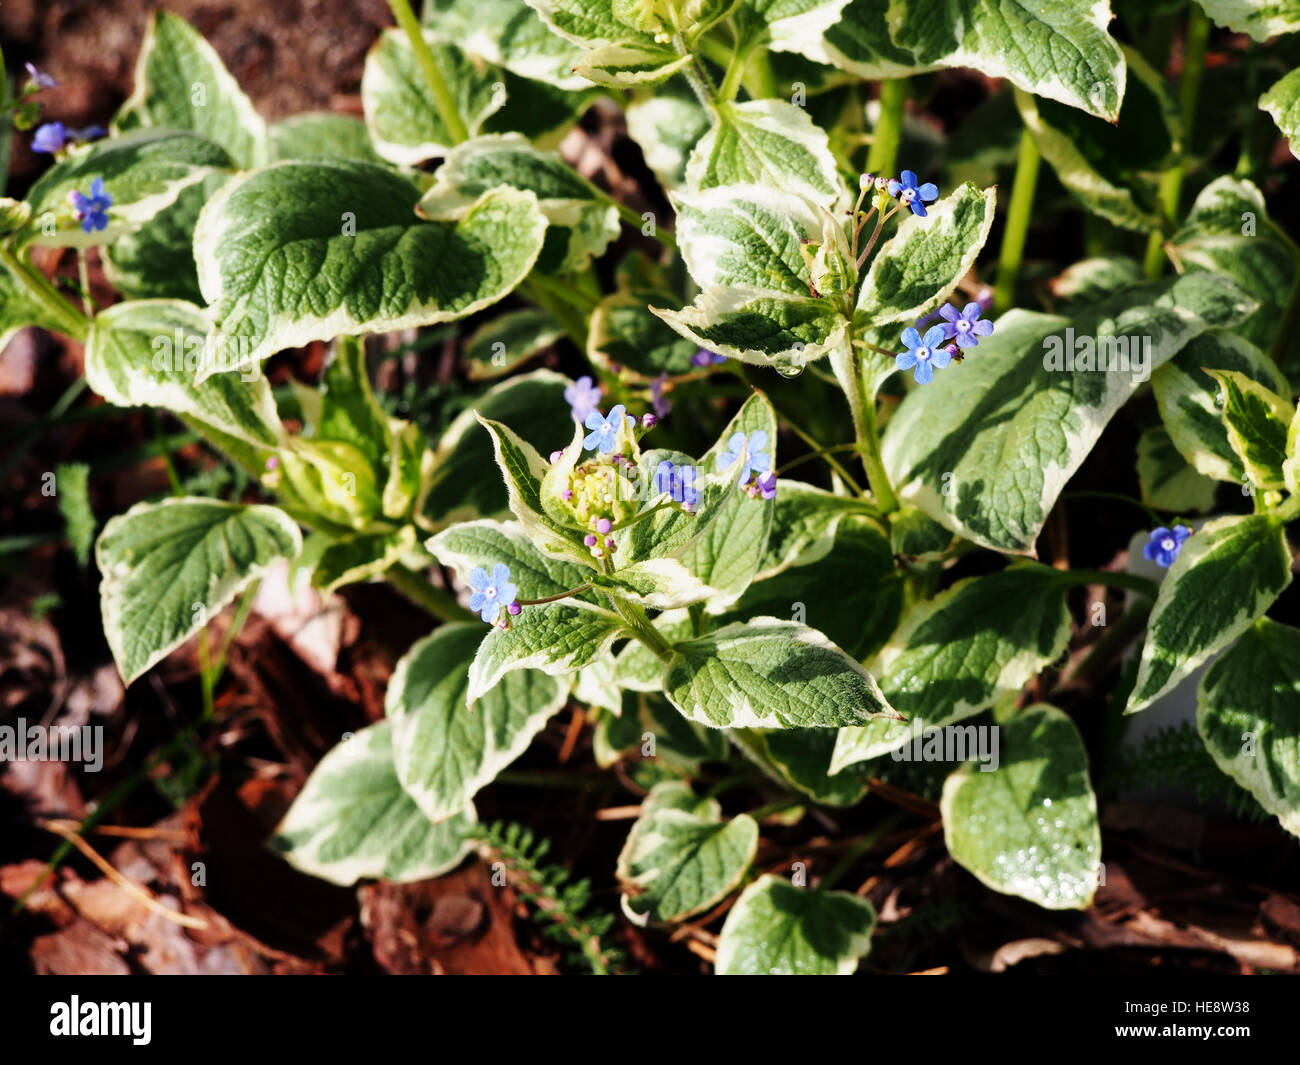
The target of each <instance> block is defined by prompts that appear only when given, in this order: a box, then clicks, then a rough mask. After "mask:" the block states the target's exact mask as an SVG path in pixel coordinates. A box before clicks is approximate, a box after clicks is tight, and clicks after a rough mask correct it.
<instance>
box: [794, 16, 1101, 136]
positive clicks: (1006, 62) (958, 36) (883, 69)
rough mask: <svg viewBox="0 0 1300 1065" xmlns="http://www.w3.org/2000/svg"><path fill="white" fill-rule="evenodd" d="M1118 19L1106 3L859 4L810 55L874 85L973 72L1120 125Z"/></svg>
mask: <svg viewBox="0 0 1300 1065" xmlns="http://www.w3.org/2000/svg"><path fill="white" fill-rule="evenodd" d="M1110 20H1111V13H1110V4H1109V2H1108V0H1101V2H1092V0H1037V2H1035V3H1023V2H1020V0H1017V2H1014V3H1005V2H999V0H893V2H891V3H889V4H886V3H885V2H884V0H853V2H852V3H850V4H849V6H848V7H847V8H845V10H844V14H843V17H842V18H841V19H840V21H839V22H838V23H836V24H835V25H833V26H832V27H831V28H830V29H829V30H828V31H827V32H826V36H825V38H824V40H823V41H822V44H821V49H820V54H818V52H817V51H816V50H810V53H809V54H811V55H812V56H813V58H821V59H822V60H823V61H824V62H828V63H831V64H833V65H834V66H837V67H840V68H842V69H844V70H848V71H851V72H852V73H854V74H856V75H858V76H859V77H862V78H873V79H874V78H896V77H905V76H907V75H911V74H917V73H920V72H922V71H925V70H937V69H941V68H944V67H971V68H972V69H974V70H978V71H980V73H982V74H987V75H988V76H989V77H992V78H1006V79H1007V80H1008V81H1010V82H1011V83H1012V84H1013V85H1015V86H1017V87H1018V88H1020V89H1023V90H1025V91H1026V92H1031V93H1035V94H1036V95H1038V96H1046V97H1049V98H1050V99H1053V100H1059V101H1061V103H1064V104H1069V105H1070V106H1071V107H1078V108H1081V109H1082V110H1084V111H1087V112H1088V113H1089V114H1094V115H1097V116H1098V117H1100V118H1105V119H1109V120H1112V121H1113V120H1114V119H1115V118H1116V117H1117V116H1118V115H1119V109H1120V101H1121V100H1123V99H1124V87H1125V73H1126V72H1125V64H1124V54H1123V53H1122V52H1121V50H1120V47H1119V45H1117V44H1116V43H1115V41H1114V40H1113V39H1112V38H1111V37H1110V35H1109V33H1108V32H1107V28H1108V26H1109V23H1110Z"/></svg>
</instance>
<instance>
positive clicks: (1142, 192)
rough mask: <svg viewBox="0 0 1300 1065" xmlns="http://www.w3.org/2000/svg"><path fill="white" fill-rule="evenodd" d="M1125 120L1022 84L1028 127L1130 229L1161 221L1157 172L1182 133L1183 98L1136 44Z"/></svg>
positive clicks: (1067, 178)
mask: <svg viewBox="0 0 1300 1065" xmlns="http://www.w3.org/2000/svg"><path fill="white" fill-rule="evenodd" d="M1125 55H1126V56H1127V59H1128V65H1129V69H1130V70H1131V72H1132V73H1133V74H1134V75H1135V76H1134V77H1133V78H1130V79H1129V82H1128V90H1127V93H1126V95H1125V97H1124V106H1123V110H1122V112H1121V113H1120V116H1119V121H1118V122H1113V121H1106V120H1103V119H1102V118H1093V117H1091V116H1090V115H1085V114H1081V113H1080V112H1079V111H1076V110H1074V109H1073V108H1070V107H1064V106H1062V105H1061V104H1058V103H1053V102H1052V101H1050V100H1039V99H1036V98H1035V97H1033V96H1031V95H1030V94H1029V93H1027V92H1021V91H1017V92H1016V105H1017V107H1019V109H1020V116H1021V119H1022V120H1023V121H1024V124H1025V128H1026V129H1027V130H1029V132H1030V134H1031V135H1032V136H1033V138H1034V143H1035V144H1036V145H1037V146H1038V150H1039V151H1040V152H1041V153H1042V155H1043V158H1044V159H1046V160H1047V161H1048V162H1049V163H1050V164H1051V165H1052V167H1053V169H1054V170H1055V171H1056V175H1057V177H1059V178H1060V179H1061V184H1063V185H1064V186H1065V187H1066V188H1067V189H1069V190H1070V191H1071V192H1072V193H1073V194H1074V195H1075V196H1076V197H1077V198H1078V199H1079V201H1080V202H1081V203H1082V204H1083V205H1084V206H1085V207H1086V208H1087V209H1088V210H1089V211H1091V212H1093V213H1094V214H1097V215H1100V216H1101V217H1102V218H1105V219H1107V220H1109V221H1111V222H1113V223H1114V224H1115V225H1117V226H1122V227H1124V228H1125V229H1133V230H1137V231H1139V232H1153V231H1158V230H1159V229H1160V228H1161V217H1160V209H1159V204H1158V195H1159V193H1158V188H1157V180H1156V175H1157V174H1158V173H1159V172H1160V171H1161V170H1162V169H1163V168H1164V167H1165V166H1166V165H1167V163H1168V161H1169V159H1170V157H1171V155H1172V153H1173V152H1174V150H1175V147H1176V145H1177V143H1178V139H1179V133H1178V128H1179V116H1178V105H1177V102H1176V101H1175V99H1174V97H1173V94H1172V93H1171V92H1170V90H1169V88H1168V86H1167V84H1166V83H1165V81H1164V79H1163V77H1162V76H1161V75H1160V73H1159V72H1158V71H1155V70H1153V69H1152V68H1151V67H1150V66H1149V65H1148V64H1147V63H1146V62H1145V61H1144V60H1143V59H1142V58H1141V56H1140V55H1139V54H1138V53H1137V52H1135V51H1134V50H1133V49H1131V48H1126V49H1125Z"/></svg>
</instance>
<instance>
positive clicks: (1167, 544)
mask: <svg viewBox="0 0 1300 1065" xmlns="http://www.w3.org/2000/svg"><path fill="white" fill-rule="evenodd" d="M1175 542H1176V541H1175V540H1174V538H1173V537H1172V536H1166V537H1165V538H1164V539H1163V540H1161V541H1160V546H1161V547H1163V548H1164V549H1165V550H1166V551H1172V550H1173V549H1174V545H1175Z"/></svg>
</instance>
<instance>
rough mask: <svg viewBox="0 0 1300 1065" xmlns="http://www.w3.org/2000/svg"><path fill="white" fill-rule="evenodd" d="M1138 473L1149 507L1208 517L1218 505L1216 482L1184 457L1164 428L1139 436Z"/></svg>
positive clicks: (1144, 498)
mask: <svg viewBox="0 0 1300 1065" xmlns="http://www.w3.org/2000/svg"><path fill="white" fill-rule="evenodd" d="M1137 472H1138V484H1139V485H1141V488H1142V502H1143V503H1145V504H1146V505H1147V506H1149V507H1154V508H1155V509H1156V510H1167V511H1171V512H1173V513H1175V514H1183V513H1192V512H1194V513H1197V514H1204V513H1206V512H1207V511H1209V510H1210V509H1211V508H1212V507H1213V506H1214V496H1215V491H1216V487H1217V486H1216V485H1215V483H1214V480H1213V479H1212V478H1209V477H1206V476H1205V474H1203V473H1199V472H1198V471H1197V470H1196V469H1195V467H1193V466H1192V465H1191V463H1189V462H1188V461H1187V460H1186V459H1185V458H1183V456H1182V453H1181V452H1180V451H1179V450H1178V448H1177V447H1175V446H1174V441H1173V439H1172V438H1171V437H1170V435H1169V433H1168V431H1167V430H1166V429H1165V427H1164V426H1163V425H1157V426H1153V427H1152V428H1150V429H1147V430H1146V431H1145V432H1143V434H1142V435H1141V436H1140V437H1138V445H1137Z"/></svg>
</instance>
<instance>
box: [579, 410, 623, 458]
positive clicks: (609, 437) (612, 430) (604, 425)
mask: <svg viewBox="0 0 1300 1065" xmlns="http://www.w3.org/2000/svg"><path fill="white" fill-rule="evenodd" d="M626 418H627V408H626V407H625V406H623V404H622V403H617V404H615V405H614V407H613V408H612V409H611V410H610V412H609V417H608V418H606V417H604V416H603V415H602V414H601V413H600V411H598V410H593V411H592V412H591V413H590V414H588V415H587V418H586V420H585V421H584V422H583V423H582V424H583V425H585V426H586V427H587V428H588V429H590V430H591V432H589V433H588V434H587V435H586V436H585V437H584V438H583V440H582V446H583V447H584V448H585V449H586V450H588V451H592V450H594V449H597V448H599V449H600V453H601V454H602V455H608V454H610V452H612V451H613V450H614V447H615V446H616V445H617V443H618V431H619V429H620V428H621V427H622V425H623V422H624V420H625V419H626Z"/></svg>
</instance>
